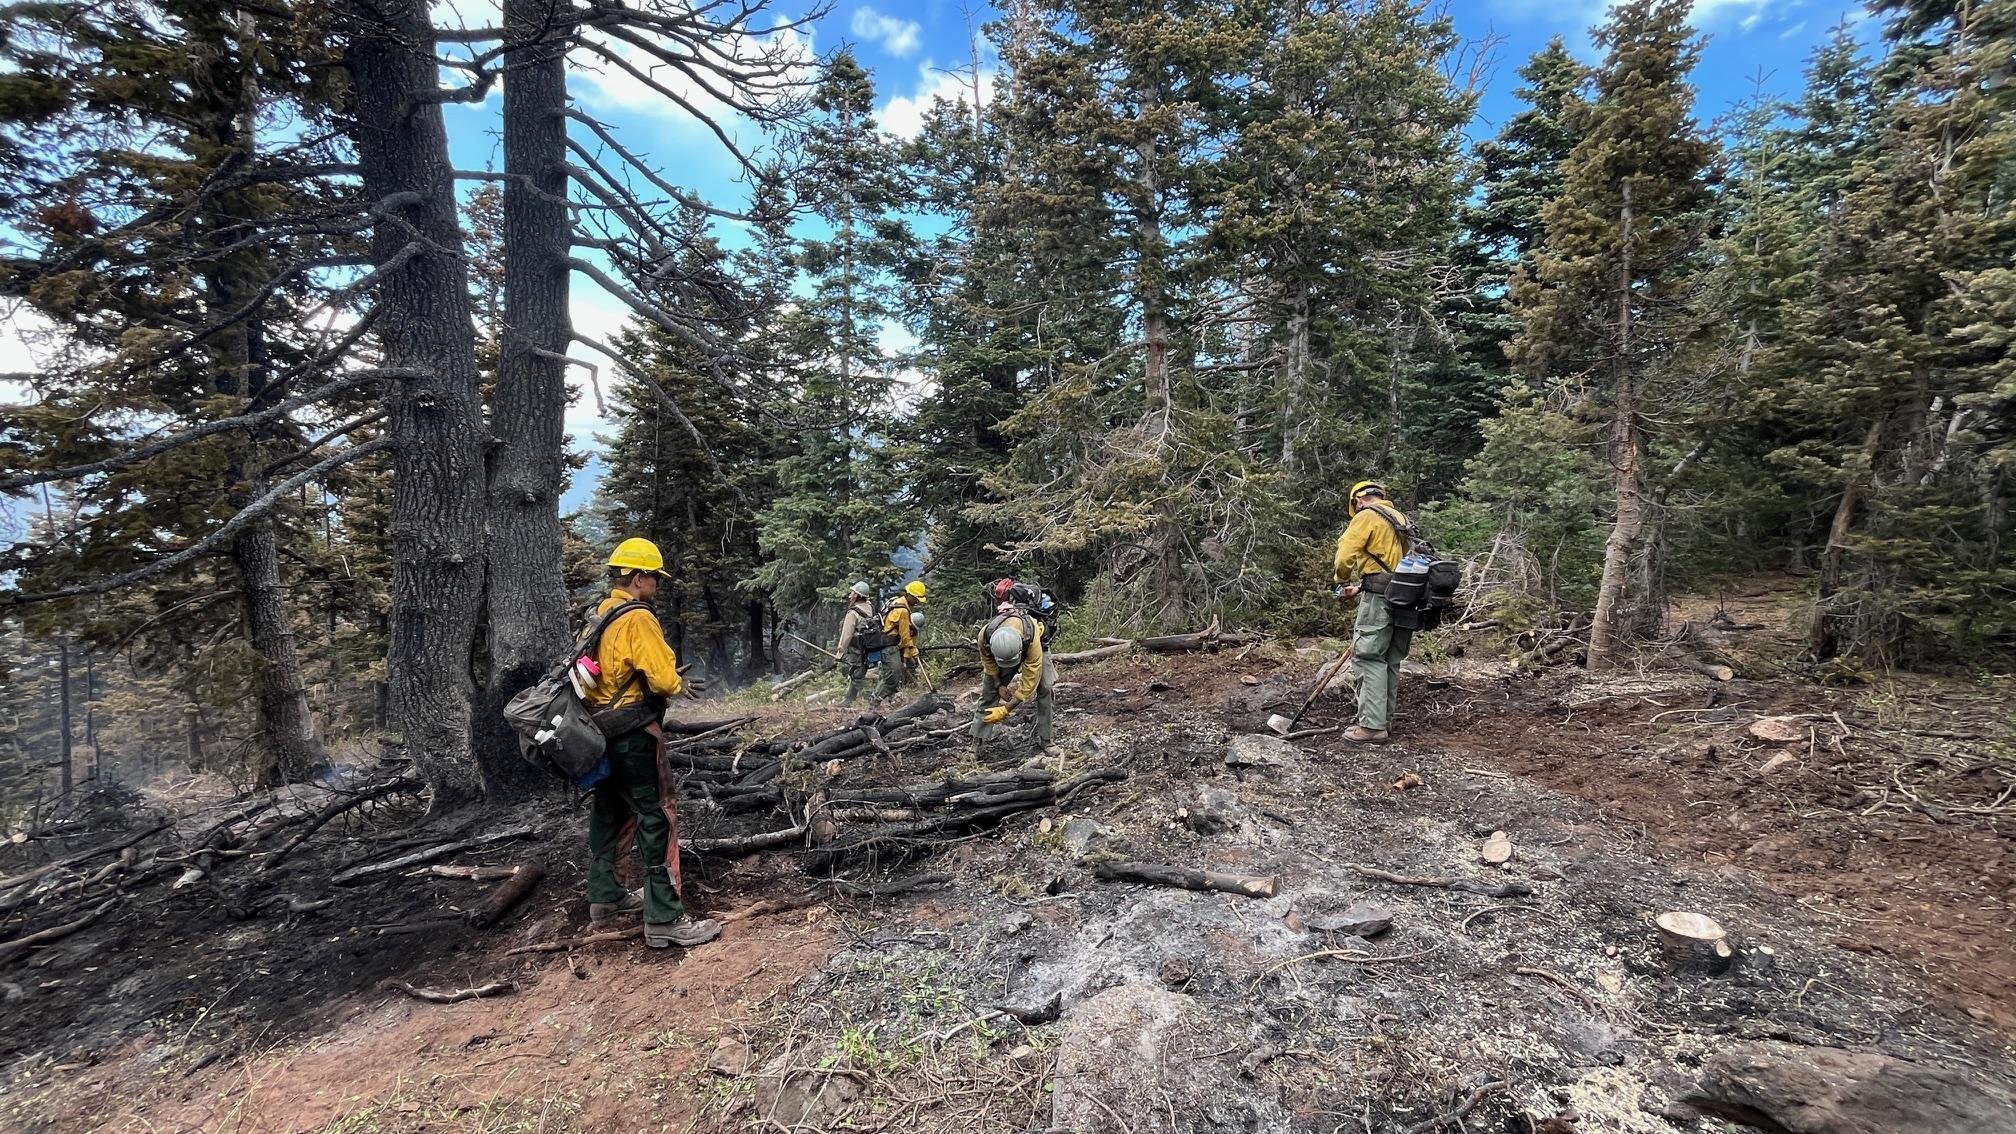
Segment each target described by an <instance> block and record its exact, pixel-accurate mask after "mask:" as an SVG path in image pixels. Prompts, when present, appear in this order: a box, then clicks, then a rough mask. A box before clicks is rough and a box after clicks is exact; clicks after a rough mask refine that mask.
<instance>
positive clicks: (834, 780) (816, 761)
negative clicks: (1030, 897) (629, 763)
mask: <svg viewBox="0 0 2016 1134" xmlns="http://www.w3.org/2000/svg"><path fill="white" fill-rule="evenodd" d="M949 708H951V701H950V700H949V699H947V698H946V697H944V696H942V695H940V694H937V693H926V694H925V695H924V696H922V697H920V698H918V699H917V700H915V701H913V702H911V703H910V704H908V705H905V706H903V707H902V708H900V709H897V710H895V711H893V712H889V713H884V714H880V715H876V714H870V715H866V716H862V717H860V718H858V719H856V720H855V721H853V722H851V723H850V724H848V725H845V726H843V727H841V728H837V729H832V730H829V731H827V732H822V733H814V734H812V735H809V736H801V737H795V738H789V739H786V738H776V737H748V738H740V737H730V736H713V737H707V738H704V739H695V740H691V741H680V740H669V741H668V745H667V759H668V762H669V763H670V764H671V766H672V769H673V771H674V772H675V773H681V774H683V777H684V779H683V783H682V786H681V788H680V793H681V795H682V796H683V797H684V798H686V799H687V800H689V801H695V802H699V803H701V804H702V805H703V806H704V807H705V808H707V809H708V810H710V811H713V812H715V813H718V814H720V815H722V816H747V815H758V814H774V815H776V816H778V817H779V818H780V819H782V820H783V821H784V822H783V823H782V824H781V825H780V826H778V827H776V828H774V829H771V830H766V831H758V832H755V833H752V834H746V835H736V836H727V837H719V838H707V839H701V838H695V839H687V840H683V841H682V842H681V848H682V849H683V850H684V851H686V852H687V853H689V854H699V855H716V856H730V857H732V856H737V855H745V854H756V853H760V852H762V851H767V850H779V849H802V850H804V851H805V852H806V854H805V859H804V863H805V867H806V869H807V870H808V871H810V872H811V873H813V874H816V875H822V876H823V875H828V874H831V873H833V872H834V871H838V870H843V869H851V868H854V867H857V866H866V865H872V864H875V863H881V862H888V861H892V860H897V859H902V858H906V857H911V856H913V855H914V854H916V853H919V852H922V851H927V850H928V849H930V848H931V847H933V846H935V845H938V844H940V843H943V842H945V841H946V840H948V839H951V838H954V837H957V836H959V835H962V834H965V833H967V832H970V831H973V830H976V829H979V828H982V827H986V826H990V825H992V824H995V823H998V822H1000V821H1001V820H1003V819H1005V818H1008V817H1009V816H1012V815H1016V814H1020V813H1022V812H1025V811H1034V810H1037V809H1039V808H1044V807H1051V806H1055V805H1057V804H1059V803H1063V802H1066V801H1068V800H1070V799H1071V798H1072V797H1074V796H1076V795H1077V794H1078V793H1080V792H1083V791H1086V790H1088V789H1091V788H1094V787H1097V786H1098V785H1100V784H1105V783H1112V782H1115V781H1118V780H1120V779H1124V778H1125V773H1122V772H1120V771H1118V770H1117V769H1112V768H1099V769H1093V770H1091V771H1088V772H1085V773H1084V774H1082V775H1078V776H1074V777H1072V778H1070V779H1066V780H1059V779H1058V778H1057V776H1056V775H1055V774H1053V773H1051V772H1049V771H1047V770H1042V769H1031V768H1015V769H1009V770H1006V771H995V772H988V773H983V774H978V775H970V776H963V777H962V776H956V775H943V776H939V777H937V778H935V779H930V780H923V781H918V782H898V783H893V784H871V783H865V782H861V781H860V779H859V778H858V777H851V776H848V772H849V770H850V769H851V768H853V767H855V766H857V763H856V762H866V763H868V764H872V765H874V766H876V767H878V768H879V767H881V766H884V765H900V761H902V760H903V759H904V758H906V757H909V756H922V757H926V758H927V760H929V762H931V763H933V764H935V765H944V764H950V763H953V762H955V761H954V760H952V759H949V758H946V757H947V756H949V750H951V749H954V748H961V749H963V747H964V745H965V736H966V729H965V727H964V725H963V724H958V723H954V724H950V725H946V726H942V727H937V728H932V727H927V722H928V721H929V719H930V718H932V717H933V716H935V715H937V714H940V713H942V712H944V711H945V710H947V709H949ZM931 757H938V758H937V759H929V758H931Z"/></svg>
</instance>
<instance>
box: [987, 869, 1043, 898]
mask: <svg viewBox="0 0 2016 1134" xmlns="http://www.w3.org/2000/svg"><path fill="white" fill-rule="evenodd" d="M987 888H988V889H990V890H992V891H994V892H995V893H997V894H999V895H1001V896H1002V897H1004V898H1014V899H1017V900H1026V899H1029V898H1033V897H1035V896H1036V887H1034V886H1031V885H1030V884H1029V882H1028V880H1027V879H1024V878H1017V877H1016V876H1014V875H1012V874H996V875H995V876H994V877H993V878H992V879H991V880H989V881H988V883H987Z"/></svg>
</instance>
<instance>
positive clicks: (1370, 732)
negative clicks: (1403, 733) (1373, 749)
mask: <svg viewBox="0 0 2016 1134" xmlns="http://www.w3.org/2000/svg"><path fill="white" fill-rule="evenodd" d="M1344 739H1346V740H1348V741H1350V742H1351V743H1353V744H1384V743H1386V742H1387V741H1388V740H1389V739H1391V738H1390V737H1388V736H1387V735H1386V730H1385V729H1383V728H1366V727H1365V726H1363V725H1355V724H1354V725H1352V726H1351V727H1350V728H1347V729H1345V730H1344Z"/></svg>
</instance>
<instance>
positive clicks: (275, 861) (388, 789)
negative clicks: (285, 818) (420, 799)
mask: <svg viewBox="0 0 2016 1134" xmlns="http://www.w3.org/2000/svg"><path fill="white" fill-rule="evenodd" d="M420 786H421V784H420V781H419V780H415V779H409V778H407V777H405V776H401V777H399V778H397V779H392V780H386V781H384V782H382V783H378V784H373V785H371V786H369V787H366V788H365V789H364V790H362V791H359V792H356V793H354V794H352V795H349V796H347V797H346V798H343V799H339V800H336V801H335V802H333V803H331V804H329V805H328V806H327V807H324V808H323V809H322V810H321V811H318V812H316V814H315V818H314V819H312V820H310V821H309V823H308V827H307V829H306V830H303V831H302V832H301V833H299V834H297V835H295V836H294V837H293V838H291V839H289V840H287V845H286V846H284V847H281V848H280V849H279V850H277V851H274V852H273V856H272V857H271V858H268V859H267V860H266V861H264V862H262V863H260V864H259V871H258V873H260V874H270V873H272V872H273V871H274V870H275V869H277V868H278V867H279V865H280V864H281V863H282V862H285V861H286V860H287V856H288V855H290V854H293V853H294V852H295V851H296V850H297V849H299V848H300V846H301V844H302V843H305V842H307V841H308V837H309V836H310V835H313V834H314V833H315V832H317V831H319V830H321V829H322V826H323V824H325V823H327V822H329V820H331V819H334V818H336V817H337V816H338V815H341V814H343V813H344V812H346V811H349V810H351V809H352V808H356V807H362V806H363V805H364V804H367V803H369V802H371V801H372V800H374V799H378V798H380V797H383V796H387V795H391V794H392V793H393V792H395V791H417V790H418V789H419V788H420Z"/></svg>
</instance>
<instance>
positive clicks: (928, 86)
mask: <svg viewBox="0 0 2016 1134" xmlns="http://www.w3.org/2000/svg"><path fill="white" fill-rule="evenodd" d="M993 97H994V72H992V71H981V72H980V101H981V103H983V104H984V103H986V102H988V101H990V100H992V99H993ZM941 98H942V99H944V100H945V101H946V102H954V103H956V102H962V101H963V102H965V103H967V104H968V105H969V106H970V105H971V104H972V102H973V81H972V79H971V77H970V76H968V75H954V74H948V73H946V72H944V71H941V70H939V69H938V68H936V67H934V66H932V65H931V62H930V61H929V60H926V61H925V62H924V65H923V66H922V67H919V68H918V69H917V93H915V94H912V95H898V96H897V97H895V98H892V99H890V100H889V103H888V105H887V106H884V107H883V108H882V114H881V116H880V117H881V119H882V128H883V129H884V130H887V131H889V132H890V133H892V134H894V135H896V136H897V137H899V138H914V137H916V136H917V135H918V133H919V132H921V131H922V130H923V129H924V116H925V115H926V114H928V113H930V110H931V104H932V103H933V102H934V101H936V100H938V99H941Z"/></svg>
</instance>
